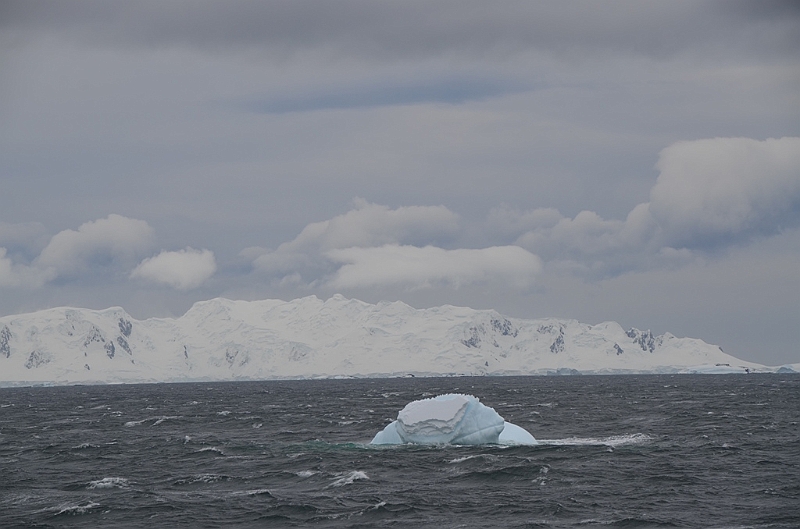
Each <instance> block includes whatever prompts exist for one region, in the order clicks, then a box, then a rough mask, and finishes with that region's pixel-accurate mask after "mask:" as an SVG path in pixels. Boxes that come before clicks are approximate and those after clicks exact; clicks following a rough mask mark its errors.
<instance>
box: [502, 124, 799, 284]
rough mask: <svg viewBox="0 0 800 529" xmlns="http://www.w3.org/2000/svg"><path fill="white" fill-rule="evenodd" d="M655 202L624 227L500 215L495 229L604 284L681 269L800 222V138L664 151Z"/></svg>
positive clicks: (554, 215)
mask: <svg viewBox="0 0 800 529" xmlns="http://www.w3.org/2000/svg"><path fill="white" fill-rule="evenodd" d="M656 168H657V169H658V170H659V171H660V174H659V176H658V179H657V181H656V183H655V185H654V186H653V188H652V190H651V192H650V201H649V202H645V203H641V204H639V205H637V206H636V207H634V208H633V209H632V210H631V211H630V213H628V215H627V217H626V218H625V220H613V219H612V220H609V219H603V218H602V217H600V215H598V214H597V213H595V212H592V211H582V212H580V213H579V214H577V215H576V216H575V217H574V218H569V217H565V216H563V215H562V214H561V213H560V212H558V210H555V209H551V208H540V209H535V210H532V211H527V212H518V211H514V210H510V209H504V208H496V209H494V210H493V211H492V212H491V213H490V215H489V219H488V224H489V226H491V227H493V228H494V229H495V230H496V231H498V232H500V233H506V234H517V235H516V239H515V241H514V242H515V244H518V245H520V246H522V247H523V248H526V249H528V250H529V251H531V252H533V253H536V254H538V255H540V256H542V258H543V259H545V260H546V261H549V262H552V263H554V264H555V265H559V266H562V267H568V268H571V269H573V270H579V271H581V272H583V273H586V274H589V275H595V276H600V277H608V276H614V275H617V274H620V273H623V272H626V271H630V270H645V269H649V268H653V267H661V266H674V265H680V264H683V263H686V262H688V261H690V260H691V259H692V258H693V257H697V256H704V255H708V254H711V253H713V252H716V251H719V250H724V249H725V248H727V247H730V246H731V245H742V244H747V243H748V242H749V241H751V240H753V239H754V238H758V237H764V236H770V235H774V234H777V233H779V232H781V230H784V229H790V228H794V227H796V226H798V225H800V138H780V139H767V140H764V141H758V140H754V139H749V138H714V139H704V140H697V141H686V142H678V143H675V144H673V145H671V146H669V147H667V148H665V149H664V150H662V151H661V153H660V156H659V160H658V163H657V164H656Z"/></svg>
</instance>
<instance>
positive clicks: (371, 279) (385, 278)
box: [327, 244, 542, 289]
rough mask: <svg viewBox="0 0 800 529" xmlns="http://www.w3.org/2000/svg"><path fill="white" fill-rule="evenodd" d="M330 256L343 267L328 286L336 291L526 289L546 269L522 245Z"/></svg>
mask: <svg viewBox="0 0 800 529" xmlns="http://www.w3.org/2000/svg"><path fill="white" fill-rule="evenodd" d="M327 256H328V257H330V258H331V259H333V260H334V261H336V262H338V263H345V264H344V265H343V266H342V267H341V268H339V270H338V271H337V272H336V274H335V275H334V276H333V277H332V278H331V279H330V281H329V286H331V287H333V288H336V289H346V288H358V287H380V286H389V285H401V286H406V287H409V288H412V289H414V288H426V287H431V286H434V285H436V286H438V285H447V286H451V287H455V288H458V287H460V286H462V285H467V284H472V283H494V284H503V285H512V286H514V287H518V288H527V287H530V286H531V285H532V284H533V281H534V279H535V277H536V276H537V275H538V274H539V273H540V272H541V268H542V264H541V261H540V260H539V258H538V257H536V256H535V255H533V254H531V253H530V252H528V251H526V250H524V249H522V248H520V247H519V246H495V247H491V248H482V249H456V250H445V249H442V248H437V247H434V246H425V247H424V248H418V247H416V246H400V245H396V244H389V245H384V246H380V247H374V248H357V247H354V248H346V249H338V250H330V251H328V252H327Z"/></svg>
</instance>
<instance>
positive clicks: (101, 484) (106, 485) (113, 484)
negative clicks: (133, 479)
mask: <svg viewBox="0 0 800 529" xmlns="http://www.w3.org/2000/svg"><path fill="white" fill-rule="evenodd" d="M129 485H130V483H129V482H128V480H127V479H125V478H103V479H97V480H94V481H90V482H89V484H88V485H86V488H87V489H112V488H119V489H124V488H127V487H128V486H129Z"/></svg>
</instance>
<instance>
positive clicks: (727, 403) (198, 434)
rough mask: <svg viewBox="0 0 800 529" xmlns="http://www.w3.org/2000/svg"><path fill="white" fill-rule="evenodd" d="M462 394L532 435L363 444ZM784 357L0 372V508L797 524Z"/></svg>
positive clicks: (796, 383) (6, 520) (153, 516)
mask: <svg viewBox="0 0 800 529" xmlns="http://www.w3.org/2000/svg"><path fill="white" fill-rule="evenodd" d="M449 392H462V393H469V394H472V395H475V396H477V397H479V398H480V399H481V401H482V402H483V403H484V404H486V405H488V406H491V407H493V408H495V409H496V410H497V411H498V412H499V413H500V414H501V415H502V416H503V417H504V418H505V419H506V420H508V421H511V422H514V423H516V424H518V425H520V426H522V427H524V428H526V429H527V430H529V431H530V432H531V433H533V434H534V436H535V437H536V438H537V439H538V440H539V441H540V442H541V444H540V445H539V446H534V447H500V446H480V447H464V446H441V447H420V446H397V447H374V446H370V445H368V443H369V441H370V439H371V438H372V436H373V435H374V434H375V433H376V432H377V431H378V430H380V429H381V428H383V427H384V426H385V425H386V424H387V423H388V422H390V421H391V420H393V419H394V418H396V416H397V412H398V411H399V410H400V409H401V408H402V407H403V406H404V405H405V404H407V403H408V402H410V401H412V400H415V399H419V398H424V397H429V396H434V395H437V394H441V393H449ZM799 421H800V376H797V375H746V376H745V375H726V376H712V375H676V376H575V377H509V378H493V377H482V378H427V379H423V378H413V379H361V380H318V381H272V382H236V383H196V384H153V385H128V386H73V387H52V388H48V387H38V388H6V389H0V527H17V526H20V527H24V526H29V527H31V526H32V527H82V526H99V527H148V528H152V527H220V526H225V527H308V526H312V527H384V526H390V527H391V526H394V527H436V528H439V529H443V528H451V527H481V528H484V527H489V526H494V527H716V528H723V527H725V528H767V527H769V528H784V527H785V528H789V527H791V528H796V527H800V426H798V422H799Z"/></svg>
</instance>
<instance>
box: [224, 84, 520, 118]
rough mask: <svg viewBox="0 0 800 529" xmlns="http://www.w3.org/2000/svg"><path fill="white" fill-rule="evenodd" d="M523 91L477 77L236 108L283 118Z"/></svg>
mask: <svg viewBox="0 0 800 529" xmlns="http://www.w3.org/2000/svg"><path fill="white" fill-rule="evenodd" d="M525 89H526V88H525V87H524V86H523V85H522V84H520V83H517V82H514V81H503V80H500V79H485V78H477V77H476V78H472V79H470V78H458V77H449V78H443V79H426V80H423V81H420V82H416V83H409V82H408V81H404V80H395V81H388V82H383V83H378V84H374V83H373V84H368V85H359V86H345V87H331V88H328V89H324V90H319V89H317V90H316V91H312V92H310V93H305V94H296V93H295V94H292V95H288V96H278V97H269V96H267V97H261V98H249V99H247V100H245V101H244V102H241V103H238V104H236V106H237V107H238V108H241V109H243V110H245V111H248V112H255V113H267V114H283V113H286V112H304V111H309V110H323V109H352V108H371V107H380V106H393V105H410V104H418V103H449V104H459V103H464V102H466V101H481V100H484V99H487V98H490V97H498V96H502V95H507V94H511V93H515V92H521V91H524V90H525Z"/></svg>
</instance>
